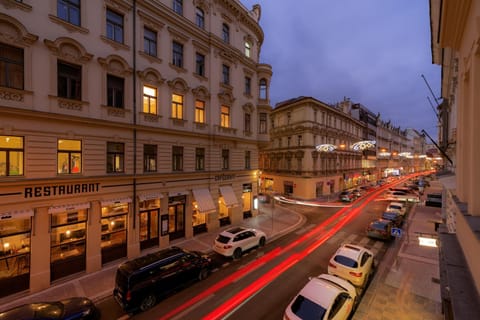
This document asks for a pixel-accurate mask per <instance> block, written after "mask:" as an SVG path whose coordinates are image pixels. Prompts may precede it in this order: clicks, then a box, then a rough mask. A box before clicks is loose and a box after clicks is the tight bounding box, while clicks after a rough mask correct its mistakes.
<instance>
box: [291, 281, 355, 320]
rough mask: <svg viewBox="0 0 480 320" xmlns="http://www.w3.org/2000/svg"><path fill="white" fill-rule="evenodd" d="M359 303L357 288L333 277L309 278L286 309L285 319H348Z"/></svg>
mask: <svg viewBox="0 0 480 320" xmlns="http://www.w3.org/2000/svg"><path fill="white" fill-rule="evenodd" d="M356 303H357V293H356V291H355V287H354V286H353V285H352V284H350V283H349V282H347V281H346V280H343V279H342V278H339V277H337V276H332V275H329V274H321V275H319V276H318V277H314V278H309V281H308V282H307V284H306V285H305V286H304V287H303V288H302V290H300V292H299V293H298V294H297V295H296V296H295V298H293V300H292V301H291V302H290V304H289V305H288V306H287V309H286V310H285V314H284V316H283V319H284V320H298V319H303V320H310V319H311V320H313V319H315V320H324V319H329V320H345V319H348V317H349V316H350V315H351V313H352V311H353V309H354V308H355V306H356Z"/></svg>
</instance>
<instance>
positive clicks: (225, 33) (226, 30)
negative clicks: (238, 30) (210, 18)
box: [222, 23, 230, 43]
mask: <svg viewBox="0 0 480 320" xmlns="http://www.w3.org/2000/svg"><path fill="white" fill-rule="evenodd" d="M222 39H223V42H225V43H230V27H229V26H228V24H226V23H224V24H222Z"/></svg>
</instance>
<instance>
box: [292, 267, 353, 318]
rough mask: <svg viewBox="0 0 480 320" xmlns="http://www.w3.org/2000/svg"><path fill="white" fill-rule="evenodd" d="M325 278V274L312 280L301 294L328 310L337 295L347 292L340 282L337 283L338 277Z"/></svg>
mask: <svg viewBox="0 0 480 320" xmlns="http://www.w3.org/2000/svg"><path fill="white" fill-rule="evenodd" d="M325 276H327V275H325V274H323V275H320V276H318V277H313V278H311V279H310V281H309V282H308V283H307V284H306V285H305V286H304V287H303V289H302V290H301V291H300V293H299V294H300V295H302V296H304V297H307V298H308V299H309V300H312V301H314V302H315V303H317V304H319V305H321V306H323V307H325V309H328V307H329V306H330V305H331V304H332V302H333V301H334V299H335V298H336V297H337V295H338V294H339V293H340V292H344V291H347V290H345V288H343V286H342V285H341V284H339V281H337V280H338V279H339V278H338V277H335V276H330V277H325ZM340 280H341V279H340ZM319 292H321V294H319Z"/></svg>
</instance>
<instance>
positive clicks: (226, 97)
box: [218, 91, 235, 106]
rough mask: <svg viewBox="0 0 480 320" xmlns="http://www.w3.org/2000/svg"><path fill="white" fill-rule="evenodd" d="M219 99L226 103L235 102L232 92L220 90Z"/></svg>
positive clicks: (231, 103)
mask: <svg viewBox="0 0 480 320" xmlns="http://www.w3.org/2000/svg"><path fill="white" fill-rule="evenodd" d="M218 99H219V100H220V102H221V103H222V104H224V105H229V106H231V105H233V102H234V101H235V98H234V97H233V95H232V93H231V92H225V91H224V92H220V93H219V94H218Z"/></svg>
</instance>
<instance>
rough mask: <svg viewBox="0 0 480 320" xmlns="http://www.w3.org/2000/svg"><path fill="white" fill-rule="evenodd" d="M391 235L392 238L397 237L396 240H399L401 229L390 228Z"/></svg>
mask: <svg viewBox="0 0 480 320" xmlns="http://www.w3.org/2000/svg"><path fill="white" fill-rule="evenodd" d="M391 235H392V236H394V237H397V238H401V237H402V229H400V228H392V232H391Z"/></svg>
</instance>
